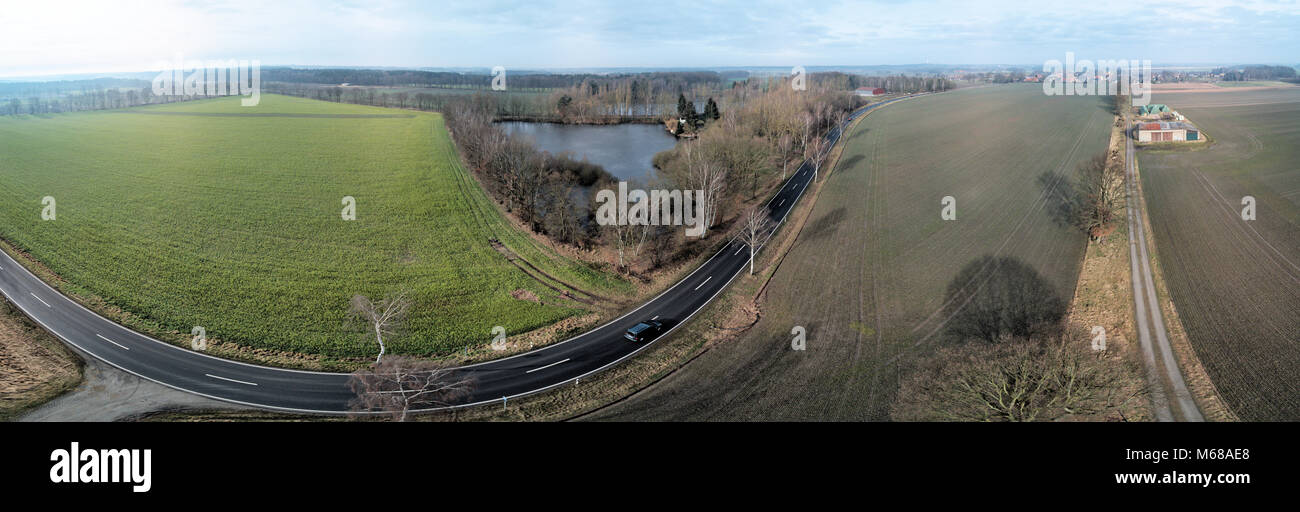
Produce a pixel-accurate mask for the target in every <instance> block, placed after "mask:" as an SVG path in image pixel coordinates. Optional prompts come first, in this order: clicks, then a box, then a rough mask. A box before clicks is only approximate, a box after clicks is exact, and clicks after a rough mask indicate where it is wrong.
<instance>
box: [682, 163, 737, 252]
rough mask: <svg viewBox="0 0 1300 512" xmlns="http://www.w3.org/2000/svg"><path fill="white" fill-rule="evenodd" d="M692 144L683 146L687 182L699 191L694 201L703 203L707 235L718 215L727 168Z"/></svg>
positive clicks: (725, 184)
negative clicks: (698, 195) (699, 193)
mask: <svg viewBox="0 0 1300 512" xmlns="http://www.w3.org/2000/svg"><path fill="white" fill-rule="evenodd" d="M694 146H695V145H694V144H691V143H687V144H686V146H685V147H684V148H683V153H682V154H683V157H685V159H686V166H687V183H688V186H689V187H690V188H691V189H692V190H696V191H699V192H701V195H700V197H698V198H696V201H700V202H702V203H703V204H704V233H703V234H701V238H703V237H704V236H708V233H709V228H711V227H713V223H714V221H716V220H717V216H718V204H719V203H721V202H722V201H723V199H724V195H723V189H724V188H726V186H727V168H726V167H725V166H722V165H718V163H717V162H715V161H714V160H713V159H712V158H709V157H708V156H706V155H704V154H703V153H702V152H700V151H698V150H696V149H695V147H694Z"/></svg>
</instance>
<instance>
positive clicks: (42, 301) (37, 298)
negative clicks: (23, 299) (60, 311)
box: [32, 292, 53, 309]
mask: <svg viewBox="0 0 1300 512" xmlns="http://www.w3.org/2000/svg"><path fill="white" fill-rule="evenodd" d="M32 297H36V293H34V292H32ZM36 300H39V301H41V304H45V307H47V308H48V307H50V303H48V302H45V300H44V299H41V298H40V297H36ZM51 309H53V308H51Z"/></svg>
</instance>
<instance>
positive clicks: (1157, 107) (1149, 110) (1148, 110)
mask: <svg viewBox="0 0 1300 512" xmlns="http://www.w3.org/2000/svg"><path fill="white" fill-rule="evenodd" d="M1138 112H1141V113H1142V114H1143V115H1146V114H1156V113H1160V112H1173V109H1171V108H1169V106H1168V105H1165V104H1163V103H1152V104H1150V105H1142V106H1140V107H1138Z"/></svg>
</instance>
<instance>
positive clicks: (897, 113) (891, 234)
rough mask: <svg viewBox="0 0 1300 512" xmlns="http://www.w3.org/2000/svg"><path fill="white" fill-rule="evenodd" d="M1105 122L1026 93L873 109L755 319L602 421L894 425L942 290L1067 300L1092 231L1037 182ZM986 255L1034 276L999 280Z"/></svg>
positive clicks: (943, 321)
mask: <svg viewBox="0 0 1300 512" xmlns="http://www.w3.org/2000/svg"><path fill="white" fill-rule="evenodd" d="M1111 119H1112V116H1111V114H1110V113H1109V111H1108V108H1107V107H1106V105H1105V104H1104V102H1102V101H1101V100H1099V99H1097V98H1089V97H1085V98H1079V97H1048V96H1045V95H1043V93H1042V89H1041V88H1040V87H1038V86H1032V85H1030V86H1024V85H1008V86H994V87H985V88H971V89H959V90H957V91H953V92H947V93H943V94H939V95H934V96H928V97H922V98H917V99H914V100H908V101H904V102H901V103H898V104H895V105H891V106H888V107H885V108H884V109H882V110H880V111H877V112H874V113H872V114H871V115H870V116H868V117H867V118H866V119H864V120H863V121H862V122H861V123H860V124H858V125H857V126H856V127H855V128H854V129H853V130H852V131H850V132H849V133H848V135H847V139H846V141H845V142H846V144H847V145H846V146H845V149H844V154H843V155H842V156H841V158H840V160H839V162H838V164H837V166H836V167H835V169H834V171H833V172H832V173H831V174H830V175H829V177H827V178H826V179H827V182H826V183H825V184H824V185H823V189H822V191H821V195H820V197H819V198H818V200H817V204H816V207H815V208H814V209H813V210H812V212H811V214H810V217H809V219H808V222H807V224H806V225H805V226H804V227H803V230H802V232H801V234H800V236H799V240H798V241H797V242H796V243H795V244H794V246H793V247H792V248H791V249H790V252H789V254H788V255H787V256H786V257H785V259H784V261H783V262H782V263H781V266H780V268H779V269H778V270H777V271H776V273H775V275H774V276H773V279H772V281H771V283H770V284H769V286H768V289H767V294H768V295H767V299H766V300H765V301H764V302H763V304H762V307H761V309H762V316H761V320H760V321H759V322H758V324H757V325H755V326H754V327H753V328H752V329H751V330H750V331H749V332H748V333H747V334H745V335H744V336H743V337H741V338H740V339H738V340H734V341H730V342H728V344H727V345H725V346H723V347H721V348H720V349H715V350H711V351H709V352H706V353H704V354H703V355H701V356H700V357H698V358H696V359H695V360H694V361H692V362H691V363H690V364H688V365H687V366H686V367H684V368H683V369H681V370H680V371H678V372H676V373H674V374H673V375H670V376H669V377H667V378H665V379H664V380H663V381H662V382H661V383H660V384H657V385H656V386H655V387H652V388H650V389H649V390H646V391H644V392H642V393H640V394H638V395H636V396H634V397H632V398H631V399H629V400H626V401H624V402H623V403H620V404H618V405H616V406H614V407H611V408H610V409H609V410H608V411H606V412H603V413H602V414H601V415H599V416H600V417H602V418H605V419H645V420H649V419H724V420H885V419H889V412H890V406H891V404H892V403H893V401H894V398H895V396H896V394H897V389H898V386H899V382H900V379H902V377H903V376H904V375H906V372H907V371H908V367H909V365H911V364H912V363H914V362H915V361H916V360H917V358H918V357H920V356H924V355H927V354H929V353H931V352H933V351H934V349H935V348H936V347H938V346H941V345H942V344H944V343H948V342H949V341H947V329H948V328H949V326H951V325H952V324H953V322H954V321H957V320H959V319H962V318H963V311H965V310H952V309H950V308H951V307H952V304H945V299H946V297H947V296H948V295H947V294H948V291H949V289H950V287H951V286H954V285H955V286H958V287H960V286H962V285H969V284H971V281H966V280H963V279H962V278H960V277H959V275H962V276H967V277H969V276H971V275H975V276H979V277H980V278H981V279H982V278H986V277H987V278H988V279H987V280H989V281H991V280H992V279H993V278H994V277H996V278H997V279H1003V278H1006V279H1007V280H1008V281H1012V280H1015V281H1018V282H1022V283H1026V286H1025V287H1024V288H1023V289H1022V290H1023V293H1013V295H1014V297H1013V298H1012V299H1013V300H1020V301H1024V302H1022V304H1023V305H1026V306H1028V307H1033V305H1034V304H1033V303H1046V302H1049V301H1050V300H1052V299H1053V298H1056V299H1059V300H1063V301H1065V302H1067V303H1068V302H1069V300H1070V298H1071V296H1072V295H1073V292H1074V287H1075V284H1076V282H1077V279H1078V272H1079V265H1080V263H1081V261H1082V258H1083V254H1084V249H1085V245H1086V237H1085V236H1084V235H1083V233H1082V232H1080V231H1078V230H1076V229H1073V228H1069V227H1066V226H1064V225H1062V224H1060V223H1059V222H1058V221H1057V220H1056V218H1055V217H1054V216H1053V214H1052V206H1053V203H1052V201H1050V200H1049V198H1050V197H1051V196H1052V194H1050V193H1049V192H1048V187H1046V186H1045V183H1051V182H1052V180H1054V179H1057V178H1060V177H1061V176H1064V175H1066V174H1069V173H1070V172H1072V171H1073V170H1074V168H1075V166H1076V164H1077V163H1078V162H1079V161H1081V160H1083V159H1085V158H1088V157H1091V156H1093V155H1095V154H1097V153H1098V152H1100V151H1102V150H1103V149H1104V148H1105V147H1106V143H1107V138H1108V135H1109V127H1110V121H1111ZM944 196H953V197H954V198H955V199H956V213H957V219H956V220H952V221H945V220H941V218H940V210H941V208H942V205H941V199H942V198H943V197H944ZM791 228H792V229H794V227H793V226H792V227H791ZM984 256H995V257H1009V258H1013V259H1014V260H1016V261H1018V262H1020V263H1023V264H1024V265H1023V266H1016V267H1015V268H1017V269H1027V270H1025V271H1024V275H1009V274H1006V273H997V274H995V273H994V272H993V271H992V270H990V269H989V268H985V267H982V266H981V262H982V261H984V260H982V257H984ZM1008 268H1010V267H1008ZM769 270H770V269H769ZM963 270H967V271H968V272H967V273H963ZM1033 282H1037V283H1039V284H1040V285H1041V286H1029V285H1028V283H1033ZM996 284H998V283H994V285H996ZM1053 296H1054V297H1053ZM794 326H802V327H804V328H805V329H806V332H807V350H806V351H804V352H796V351H793V350H791V348H790V339H791V329H792V328H793V327H794Z"/></svg>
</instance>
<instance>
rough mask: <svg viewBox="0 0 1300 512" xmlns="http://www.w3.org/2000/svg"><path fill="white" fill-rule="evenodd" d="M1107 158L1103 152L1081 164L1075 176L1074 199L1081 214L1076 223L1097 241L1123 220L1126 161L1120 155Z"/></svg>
mask: <svg viewBox="0 0 1300 512" xmlns="http://www.w3.org/2000/svg"><path fill="white" fill-rule="evenodd" d="M1114 156H1115V157H1114V158H1110V159H1108V158H1107V154H1106V153H1104V152H1103V153H1100V154H1098V155H1096V156H1094V157H1092V158H1090V159H1088V160H1085V161H1083V162H1082V163H1080V164H1079V167H1078V168H1077V169H1076V170H1075V175H1074V183H1073V188H1074V196H1075V197H1074V200H1075V201H1076V202H1077V204H1078V206H1077V209H1078V214H1077V216H1076V217H1075V222H1076V223H1077V224H1078V226H1079V228H1081V229H1083V230H1084V231H1086V232H1087V233H1088V237H1089V238H1091V239H1093V240H1096V239H1098V238H1100V237H1101V236H1102V234H1104V233H1105V232H1106V231H1107V229H1108V228H1109V227H1110V226H1111V225H1112V224H1114V223H1115V222H1116V221H1117V220H1119V218H1120V215H1121V210H1122V208H1121V204H1120V201H1121V200H1122V199H1123V198H1124V172H1123V165H1124V164H1123V160H1121V159H1120V158H1119V155H1118V153H1117V154H1116V155H1114Z"/></svg>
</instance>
